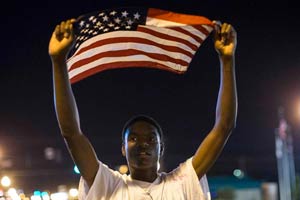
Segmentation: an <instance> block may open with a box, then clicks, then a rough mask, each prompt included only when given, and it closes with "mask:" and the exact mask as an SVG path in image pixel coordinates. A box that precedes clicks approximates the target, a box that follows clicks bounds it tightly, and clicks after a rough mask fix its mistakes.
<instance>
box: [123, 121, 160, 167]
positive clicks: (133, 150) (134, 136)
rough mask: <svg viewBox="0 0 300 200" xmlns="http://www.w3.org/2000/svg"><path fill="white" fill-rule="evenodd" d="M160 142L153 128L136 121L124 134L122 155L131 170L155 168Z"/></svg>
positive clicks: (146, 123) (143, 122)
mask: <svg viewBox="0 0 300 200" xmlns="http://www.w3.org/2000/svg"><path fill="white" fill-rule="evenodd" d="M160 151H161V141H160V137H159V133H158V130H157V128H156V127H155V126H153V125H151V124H150V123H148V122H145V121H137V122H135V123H134V124H132V125H131V126H129V127H128V128H127V130H126V132H125V138H124V144H123V146H122V153H123V155H124V156H126V159H127V163H128V165H129V167H130V168H131V169H147V168H157V164H158V161H159V157H160Z"/></svg>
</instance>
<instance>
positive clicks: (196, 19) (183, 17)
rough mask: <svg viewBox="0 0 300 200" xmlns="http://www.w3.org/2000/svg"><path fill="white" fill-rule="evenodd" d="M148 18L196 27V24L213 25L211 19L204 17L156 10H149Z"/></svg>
mask: <svg viewBox="0 0 300 200" xmlns="http://www.w3.org/2000/svg"><path fill="white" fill-rule="evenodd" d="M148 17H152V18H156V19H161V20H166V21H172V22H176V23H181V24H189V25H196V24H207V25H211V26H212V25H213V24H212V22H211V21H210V20H209V19H207V18H206V17H203V16H196V15H189V14H180V13H174V12H171V11H167V10H161V9H156V8H149V9H148Z"/></svg>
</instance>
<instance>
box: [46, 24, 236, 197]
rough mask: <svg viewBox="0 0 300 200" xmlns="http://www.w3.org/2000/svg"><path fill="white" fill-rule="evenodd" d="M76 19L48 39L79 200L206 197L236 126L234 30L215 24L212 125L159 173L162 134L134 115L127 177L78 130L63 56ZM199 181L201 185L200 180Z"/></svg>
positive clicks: (126, 139)
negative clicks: (211, 173)
mask: <svg viewBox="0 0 300 200" xmlns="http://www.w3.org/2000/svg"><path fill="white" fill-rule="evenodd" d="M74 22H75V20H74V19H71V20H67V21H63V22H61V24H59V25H57V27H56V28H55V30H54V32H53V35H52V37H51V40H50V43H49V55H50V57H51V60H52V65H53V82H54V93H55V108H56V114H57V119H58V122H59V126H60V130H61V134H62V136H63V137H64V139H65V141H66V144H67V145H68V148H69V151H70V154H71V156H72V158H73V160H74V162H75V163H76V165H77V166H78V168H79V170H80V172H81V176H82V177H81V180H80V185H79V190H80V195H79V196H80V197H79V199H87V200H100V199H101V200H102V199H103V200H106V199H116V200H122V199H124V200H125V199H126V200H132V199H143V200H144V199H150V200H154V199H157V200H160V199H165V200H166V199H170V200H177V199H178V200H185V199H189V200H194V199H195V200H199V199H200V200H201V199H210V197H209V195H207V194H206V192H205V188H204V187H205V186H203V184H204V185H205V184H207V181H206V177H205V174H206V173H207V171H208V170H209V169H210V167H211V166H212V165H213V163H214V162H215V160H216V159H217V157H218V155H219V154H220V152H221V151H222V149H223V146H224V145H225V143H226V141H227V139H228V137H229V136H230V134H231V132H232V130H233V128H234V127H235V122H236V115H237V94H236V81H235V58H234V54H235V49H236V32H235V30H234V28H233V27H232V26H231V25H230V24H227V23H223V24H221V23H220V22H214V24H215V30H214V46H215V49H216V51H217V53H218V55H219V60H220V68H221V69H220V74H221V81H220V89H219V95H218V101H217V108H216V119H215V124H214V127H213V128H212V130H211V131H210V132H209V134H208V135H207V136H206V138H205V139H204V141H202V143H201V144H200V146H199V148H198V150H197V151H196V153H195V154H194V156H192V157H191V158H187V160H186V161H185V162H184V163H182V164H180V165H179V167H178V168H176V169H174V170H173V171H172V172H169V173H158V163H159V159H160V156H161V154H162V152H163V136H162V135H163V134H162V131H161V128H160V126H159V125H158V124H157V122H156V121H155V120H153V119H152V118H150V117H147V116H144V115H141V116H136V117H134V118H132V119H131V120H129V121H128V123H126V124H125V126H124V130H123V145H122V154H123V155H124V156H126V159H127V164H128V166H129V171H130V175H121V174H120V173H118V172H116V171H113V170H111V169H110V168H108V167H107V166H106V165H104V164H103V163H102V162H100V161H99V159H98V157H97V155H96V153H95V152H94V149H93V147H92V146H91V143H90V142H89V140H88V139H87V138H86V137H85V136H84V135H83V133H82V131H81V129H80V122H79V114H78V110H77V106H76V102H75V98H74V96H73V93H72V88H71V85H70V82H69V78H68V72H67V66H66V58H67V54H68V52H69V50H70V48H71V46H72V44H73V43H74V33H73V26H72V24H73V23H74ZM199 181H200V183H199Z"/></svg>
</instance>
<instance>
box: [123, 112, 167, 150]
mask: <svg viewBox="0 0 300 200" xmlns="http://www.w3.org/2000/svg"><path fill="white" fill-rule="evenodd" d="M138 121H144V122H147V123H149V124H151V125H153V126H154V127H155V128H156V129H157V131H158V135H159V137H160V141H161V143H162V144H163V142H164V137H163V132H162V129H161V127H160V125H159V123H158V122H157V121H156V120H155V119H153V118H152V117H150V116H148V115H145V114H140V115H135V116H133V117H131V118H130V119H129V120H128V121H127V122H126V123H125V125H124V127H123V130H122V141H123V142H124V141H125V132H126V130H127V129H128V128H129V127H130V126H131V125H132V124H134V123H135V122H138Z"/></svg>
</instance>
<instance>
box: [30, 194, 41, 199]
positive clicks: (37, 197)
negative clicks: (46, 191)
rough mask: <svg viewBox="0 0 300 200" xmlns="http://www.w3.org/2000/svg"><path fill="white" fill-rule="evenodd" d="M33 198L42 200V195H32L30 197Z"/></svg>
mask: <svg viewBox="0 0 300 200" xmlns="http://www.w3.org/2000/svg"><path fill="white" fill-rule="evenodd" d="M30 199H31V200H42V198H41V197H40V196H35V195H32V196H31V197H30Z"/></svg>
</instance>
